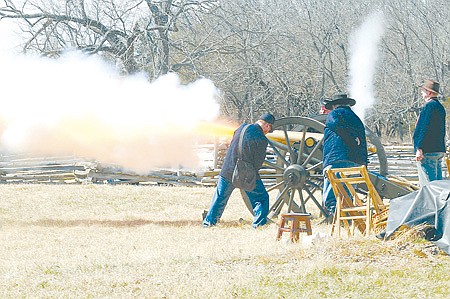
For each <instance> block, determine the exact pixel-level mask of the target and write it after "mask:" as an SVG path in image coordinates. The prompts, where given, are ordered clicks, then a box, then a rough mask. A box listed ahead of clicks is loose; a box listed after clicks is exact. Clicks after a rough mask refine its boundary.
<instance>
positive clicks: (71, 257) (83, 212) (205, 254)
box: [0, 185, 450, 298]
mask: <svg viewBox="0 0 450 299" xmlns="http://www.w3.org/2000/svg"><path fill="white" fill-rule="evenodd" d="M213 191H214V189H212V188H181V187H180V188H178V187H151V186H148V187H147V186H109V185H69V186H62V185H59V186H57V185H0V194H1V200H0V225H1V227H0V297H1V298H293V297H299V298H449V296H450V279H449V274H448V273H449V272H448V269H449V267H450V258H449V257H448V256H447V255H445V254H442V253H440V252H439V250H437V249H436V248H435V247H434V246H431V245H432V244H431V243H428V242H426V241H423V240H421V239H418V238H414V237H399V238H398V239H396V240H392V241H387V242H382V241H379V240H377V239H376V238H375V237H373V236H372V237H369V238H363V237H360V236H357V237H353V238H350V239H348V238H343V239H333V238H329V237H323V238H322V239H320V240H319V239H316V240H315V241H314V242H313V243H312V244H307V243H306V242H300V243H296V244H292V243H290V242H289V241H288V240H287V239H286V238H283V240H281V241H279V242H277V241H275V234H276V230H277V228H276V225H275V224H270V225H267V226H266V227H264V228H262V229H257V230H255V229H253V228H252V227H251V225H250V222H251V220H252V219H251V215H250V213H249V212H248V211H247V210H246V208H245V207H244V204H243V201H242V199H241V197H240V194H239V192H237V191H235V193H234V194H233V196H232V198H231V199H230V202H229V205H228V206H227V208H226V210H225V213H224V215H223V218H222V219H223V220H222V222H221V224H220V225H218V226H217V227H215V228H210V229H204V228H202V227H201V225H200V224H201V213H202V211H203V209H206V208H208V206H209V204H210V200H211V195H212V193H213ZM241 218H242V219H241ZM320 220H321V219H319V218H315V219H314V220H313V231H314V233H318V232H320V233H322V234H323V235H324V234H326V233H329V230H330V226H328V225H325V224H319V222H320ZM323 235H322V236H323ZM303 240H307V239H306V238H303Z"/></svg>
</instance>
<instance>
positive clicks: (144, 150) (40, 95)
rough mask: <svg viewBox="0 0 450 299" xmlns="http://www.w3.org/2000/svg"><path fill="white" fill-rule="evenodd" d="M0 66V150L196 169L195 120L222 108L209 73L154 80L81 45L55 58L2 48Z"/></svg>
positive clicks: (210, 118) (211, 116)
mask: <svg viewBox="0 0 450 299" xmlns="http://www.w3.org/2000/svg"><path fill="white" fill-rule="evenodd" d="M0 65H1V69H0V82H1V85H2V88H1V96H0V150H1V153H18V152H27V153H40V154H44V155H65V154H69V155H75V156H79V157H85V158H94V159H98V160H99V161H101V162H105V163H114V164H118V165H121V166H124V167H127V168H130V169H133V170H135V171H138V172H142V173H143V172H145V171H148V170H151V169H152V168H154V167H180V166H183V167H189V168H195V167H196V166H197V165H198V164H197V163H198V162H199V161H198V156H197V155H196V153H195V152H194V145H195V142H197V141H198V138H200V137H201V136H199V133H198V132H197V127H198V126H199V124H204V123H205V122H212V121H214V119H215V118H216V117H217V115H218V112H219V105H218V103H217V101H218V97H219V91H218V90H217V88H216V87H215V86H214V84H213V83H212V82H211V81H210V80H207V79H200V80H197V81H195V82H193V83H190V84H187V85H183V84H181V83H180V80H179V78H178V76H177V75H175V74H168V75H165V76H162V77H160V78H158V79H156V80H155V81H153V82H151V83H149V81H148V79H147V78H146V76H145V75H144V74H137V75H134V76H127V77H123V76H121V75H120V74H119V73H118V72H117V70H116V69H115V68H114V67H113V66H112V65H110V64H107V63H105V62H104V61H102V60H101V59H99V58H98V57H95V56H86V55H83V54H81V53H79V52H76V51H72V52H67V53H65V54H64V55H63V56H62V57H61V58H59V59H57V60H55V59H49V58H42V57H36V56H29V55H27V56H24V55H12V54H10V53H9V52H8V54H6V53H5V51H1V55H0Z"/></svg>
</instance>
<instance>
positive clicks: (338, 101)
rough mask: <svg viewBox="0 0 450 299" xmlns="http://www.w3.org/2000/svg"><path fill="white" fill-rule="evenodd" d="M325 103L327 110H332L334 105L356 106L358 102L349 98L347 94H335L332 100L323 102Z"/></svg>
mask: <svg viewBox="0 0 450 299" xmlns="http://www.w3.org/2000/svg"><path fill="white" fill-rule="evenodd" d="M323 102H324V103H325V109H327V110H331V109H333V106H334V105H348V106H354V105H355V104H356V101H355V100H354V99H352V98H349V97H348V96H347V94H346V93H338V94H335V95H334V96H333V97H332V98H331V100H327V101H323Z"/></svg>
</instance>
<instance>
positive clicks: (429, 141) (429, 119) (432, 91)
mask: <svg viewBox="0 0 450 299" xmlns="http://www.w3.org/2000/svg"><path fill="white" fill-rule="evenodd" d="M421 94H422V98H423V99H424V100H425V105H424V106H423V107H422V110H421V111H420V115H419V119H418V120H417V123H416V129H415V130H414V136H413V139H414V151H415V153H416V161H417V169H418V172H419V183H420V185H421V186H423V185H425V184H426V183H428V182H430V181H434V180H441V179H442V167H441V163H442V158H443V157H444V155H445V115H446V113H445V109H444V107H443V106H442V104H441V103H440V102H439V100H438V98H437V96H438V95H439V83H437V82H434V81H431V80H425V82H424V84H423V85H422V87H421Z"/></svg>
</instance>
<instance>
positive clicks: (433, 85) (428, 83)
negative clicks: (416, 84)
mask: <svg viewBox="0 0 450 299" xmlns="http://www.w3.org/2000/svg"><path fill="white" fill-rule="evenodd" d="M421 88H422V89H425V90H428V91H431V92H434V93H437V94H440V92H439V83H438V82H435V81H433V80H425V81H423V84H422V86H421Z"/></svg>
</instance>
